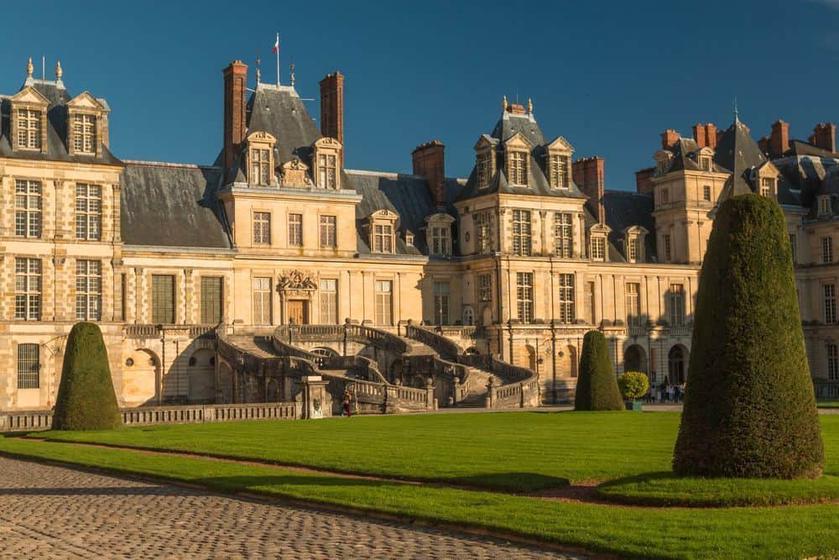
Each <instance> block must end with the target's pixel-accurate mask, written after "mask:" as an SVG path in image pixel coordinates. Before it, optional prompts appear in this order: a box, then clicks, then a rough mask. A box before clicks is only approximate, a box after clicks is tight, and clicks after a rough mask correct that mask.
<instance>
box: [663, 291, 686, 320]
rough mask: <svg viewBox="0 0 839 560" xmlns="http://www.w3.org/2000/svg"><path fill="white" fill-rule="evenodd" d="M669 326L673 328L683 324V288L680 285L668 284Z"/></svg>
mask: <svg viewBox="0 0 839 560" xmlns="http://www.w3.org/2000/svg"><path fill="white" fill-rule="evenodd" d="M667 298H668V311H669V312H670V325H671V326H674V327H678V326H682V325H684V324H685V287H684V286H683V285H682V284H670V291H669V292H668V294H667Z"/></svg>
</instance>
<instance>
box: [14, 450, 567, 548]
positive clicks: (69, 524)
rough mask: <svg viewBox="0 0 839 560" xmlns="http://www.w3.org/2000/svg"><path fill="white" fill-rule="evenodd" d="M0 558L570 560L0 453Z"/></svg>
mask: <svg viewBox="0 0 839 560" xmlns="http://www.w3.org/2000/svg"><path fill="white" fill-rule="evenodd" d="M0 558H3V559H5V558H96V559H111V558H131V559H135V558H225V559H227V558H283V559H298V558H300V559H302V558H306V559H309V558H314V559H330V560H331V559H343V558H353V559H354V558H359V559H367V558H370V559H380V558H399V559H402V558H422V559H426V558H440V559H450V558H469V559H472V558H476V559H481V558H486V559H489V558H493V559H494V558H499V559H501V558H503V559H530V558H534V559H535V558H565V559H570V558H577V557H571V556H563V555H560V554H557V553H552V552H541V551H538V550H535V549H530V548H525V547H521V546H518V545H513V544H508V543H504V542H502V541H495V540H491V539H488V538H480V537H472V536H464V535H457V534H454V533H450V532H447V531H442V530H437V529H425V528H415V527H411V526H410V525H408V524H400V523H396V522H380V521H368V520H366V519H364V518H363V517H362V516H349V515H343V514H335V513H325V512H322V511H315V510H309V509H306V508H301V507H295V506H287V505H273V504H266V503H259V502H251V501H247V500H239V499H235V498H229V497H224V496H218V495H215V494H212V493H209V492H202V491H200V490H190V489H184V488H179V487H176V486H169V485H163V484H153V483H147V482H139V481H131V480H123V479H120V478H112V477H109V476H102V475H98V474H91V473H86V472H81V471H75V470H72V469H67V468H61V467H54V466H47V465H40V464H37V463H29V462H24V461H17V460H12V459H7V458H3V457H0Z"/></svg>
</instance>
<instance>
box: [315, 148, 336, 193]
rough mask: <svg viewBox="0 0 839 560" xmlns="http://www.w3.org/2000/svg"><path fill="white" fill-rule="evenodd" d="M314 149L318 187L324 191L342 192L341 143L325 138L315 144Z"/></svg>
mask: <svg viewBox="0 0 839 560" xmlns="http://www.w3.org/2000/svg"><path fill="white" fill-rule="evenodd" d="M314 148H315V155H314V159H313V161H314V163H315V165H316V167H317V169H316V170H315V171H316V174H315V177H316V183H317V186H318V187H319V188H322V189H329V190H340V189H341V150H342V146H341V143H340V142H338V141H337V140H335V139H334V138H329V137H324V138H320V139H319V140H317V141H316V142H315V144H314Z"/></svg>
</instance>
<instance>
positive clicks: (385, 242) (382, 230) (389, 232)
mask: <svg viewBox="0 0 839 560" xmlns="http://www.w3.org/2000/svg"><path fill="white" fill-rule="evenodd" d="M373 252H374V253H393V226H392V225H390V224H376V225H374V226H373Z"/></svg>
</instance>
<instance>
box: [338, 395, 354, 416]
mask: <svg viewBox="0 0 839 560" xmlns="http://www.w3.org/2000/svg"><path fill="white" fill-rule="evenodd" d="M351 402H352V401H351V399H350V390H349V389H347V390H345V391H344V400H343V402H342V403H341V406H342V407H343V412H342V414H341V416H346V417H347V418H349V417H350V416H352V406H351Z"/></svg>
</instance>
